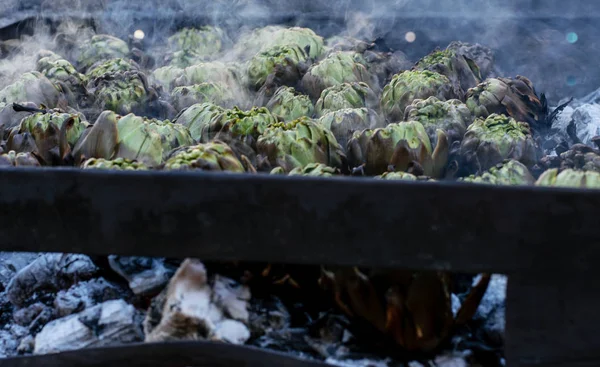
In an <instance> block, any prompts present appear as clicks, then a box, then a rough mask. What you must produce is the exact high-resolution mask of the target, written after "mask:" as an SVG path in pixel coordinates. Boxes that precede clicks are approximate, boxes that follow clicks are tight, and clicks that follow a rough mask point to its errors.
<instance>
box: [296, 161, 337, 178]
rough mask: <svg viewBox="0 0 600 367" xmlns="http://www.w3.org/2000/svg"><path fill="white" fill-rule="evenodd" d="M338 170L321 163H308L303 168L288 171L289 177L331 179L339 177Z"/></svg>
mask: <svg viewBox="0 0 600 367" xmlns="http://www.w3.org/2000/svg"><path fill="white" fill-rule="evenodd" d="M340 174H341V171H340V170H339V168H334V167H329V166H326V165H324V164H322V163H310V164H308V165H306V166H304V167H296V168H294V169H293V170H291V171H290V173H289V175H290V176H319V177H332V176H336V175H340Z"/></svg>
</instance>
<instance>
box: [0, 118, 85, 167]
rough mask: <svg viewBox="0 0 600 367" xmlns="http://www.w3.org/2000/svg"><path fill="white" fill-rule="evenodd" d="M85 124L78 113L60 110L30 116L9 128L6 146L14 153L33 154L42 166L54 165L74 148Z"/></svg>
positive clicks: (60, 161)
mask: <svg viewBox="0 0 600 367" xmlns="http://www.w3.org/2000/svg"><path fill="white" fill-rule="evenodd" d="M87 125H88V124H87V122H85V121H83V120H82V117H81V115H78V114H70V113H65V112H63V111H60V110H52V111H48V112H47V113H46V112H38V113H34V114H31V115H30V116H28V117H25V118H23V120H21V123H20V124H19V126H17V127H15V128H13V129H12V131H11V132H10V135H9V137H8V140H7V142H6V147H7V148H8V149H9V150H14V151H16V152H17V153H19V152H34V153H35V154H36V155H37V156H38V157H39V158H40V159H41V161H42V163H44V164H46V165H58V164H60V163H62V161H63V159H64V158H65V156H66V154H67V153H68V152H69V151H70V150H71V148H72V147H73V146H75V144H76V143H77V141H78V140H79V138H80V136H81V135H82V134H83V131H84V130H85V129H86V127H87Z"/></svg>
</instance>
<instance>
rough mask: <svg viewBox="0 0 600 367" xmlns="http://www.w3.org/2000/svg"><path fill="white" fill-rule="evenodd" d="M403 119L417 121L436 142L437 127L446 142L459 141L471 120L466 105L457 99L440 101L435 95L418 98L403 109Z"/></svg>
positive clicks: (432, 140)
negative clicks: (444, 136) (444, 135)
mask: <svg viewBox="0 0 600 367" xmlns="http://www.w3.org/2000/svg"><path fill="white" fill-rule="evenodd" d="M404 120H405V121H419V122H420V123H421V124H422V125H423V126H424V127H425V130H426V131H427V134H428V135H429V139H430V140H431V142H432V143H433V144H435V143H436V139H437V133H436V131H437V130H438V129H440V130H442V131H443V132H444V133H446V136H448V143H449V144H450V145H452V143H454V142H460V141H461V140H462V138H463V136H464V135H465V132H466V131H467V127H468V126H469V125H470V124H471V122H473V117H472V116H471V112H470V111H469V109H468V108H467V106H466V105H465V104H464V103H462V102H461V101H459V100H457V99H450V100H447V101H440V100H439V99H437V98H436V97H429V98H427V99H425V100H422V99H418V100H415V101H413V103H412V104H410V105H409V106H407V107H406V109H405V110H404Z"/></svg>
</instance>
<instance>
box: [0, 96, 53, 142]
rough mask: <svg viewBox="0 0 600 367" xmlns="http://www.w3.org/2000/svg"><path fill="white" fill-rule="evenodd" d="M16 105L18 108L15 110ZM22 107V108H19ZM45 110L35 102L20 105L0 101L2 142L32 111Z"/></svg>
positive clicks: (0, 136) (0, 138) (0, 135)
mask: <svg viewBox="0 0 600 367" xmlns="http://www.w3.org/2000/svg"><path fill="white" fill-rule="evenodd" d="M15 107H17V108H16V110H15ZM19 107H22V108H19ZM38 109H39V110H40V111H41V110H43V106H42V107H41V108H40V107H39V106H37V105H36V104H35V103H32V102H25V103H21V104H18V105H13V104H5V103H2V102H0V142H1V141H2V140H6V139H8V135H9V134H10V132H11V131H12V129H13V128H14V127H15V126H18V125H19V124H20V123H21V120H23V119H24V118H25V117H28V116H29V115H31V111H36V110H38Z"/></svg>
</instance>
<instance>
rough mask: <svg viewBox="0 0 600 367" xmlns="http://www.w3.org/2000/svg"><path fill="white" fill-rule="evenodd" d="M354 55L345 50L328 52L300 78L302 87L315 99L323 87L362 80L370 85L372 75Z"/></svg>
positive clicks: (371, 83)
mask: <svg viewBox="0 0 600 367" xmlns="http://www.w3.org/2000/svg"><path fill="white" fill-rule="evenodd" d="M354 56H355V54H354V53H353V52H345V51H338V52H333V53H331V54H329V55H328V56H327V57H326V58H325V59H323V60H321V61H319V62H318V63H316V64H314V65H313V66H311V67H310V69H308V72H307V73H306V74H305V75H304V77H303V78H302V87H303V88H304V90H306V91H307V93H308V94H309V95H310V96H311V97H312V98H313V99H317V98H319V96H321V93H323V91H324V90H325V89H327V88H329V87H333V86H335V85H338V84H342V83H352V82H356V83H359V82H364V83H366V84H367V85H369V86H372V85H373V82H374V81H373V76H372V75H371V74H370V73H369V71H368V70H367V68H366V67H365V66H364V65H363V64H361V63H360V62H358V61H356V59H355V57H354Z"/></svg>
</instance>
